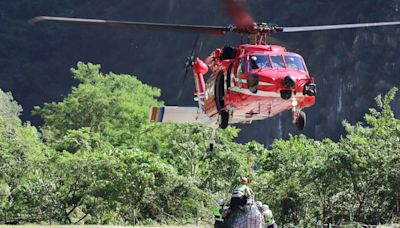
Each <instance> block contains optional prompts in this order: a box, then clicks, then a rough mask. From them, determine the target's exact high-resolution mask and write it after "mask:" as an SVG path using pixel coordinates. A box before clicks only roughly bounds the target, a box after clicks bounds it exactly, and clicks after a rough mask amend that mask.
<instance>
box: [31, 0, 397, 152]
mask: <svg viewBox="0 0 400 228" xmlns="http://www.w3.org/2000/svg"><path fill="white" fill-rule="evenodd" d="M221 2H222V4H223V6H224V8H225V10H226V11H227V13H228V14H229V16H230V17H231V18H232V20H233V22H234V24H231V25H228V26H198V25H181V24H164V23H144V22H127V21H109V20H96V19H83V18H65V17H48V16H39V17H35V18H32V19H31V20H30V23H32V24H36V23H38V22H44V21H50V22H59V23H66V24H89V25H100V26H109V27H116V28H128V29H149V30H162V31H177V32H194V33H206V34H211V35H224V34H226V33H239V34H247V35H248V42H247V43H246V44H240V45H237V46H224V47H222V48H217V49H215V50H214V51H212V52H211V54H210V55H209V56H208V57H206V58H205V59H204V60H201V59H199V58H194V57H193V56H191V57H189V58H188V60H187V63H186V65H187V66H189V67H192V70H193V74H194V82H195V91H194V96H195V98H194V99H195V101H197V102H198V107H174V106H167V107H152V108H151V111H150V121H153V122H177V123H181V122H197V123H203V124H206V125H208V126H210V127H212V128H213V135H212V141H213V140H214V138H215V130H216V129H217V128H226V127H227V126H228V124H233V123H251V122H252V121H253V120H261V119H266V118H269V117H272V116H274V115H276V114H278V113H281V112H283V111H286V110H291V112H292V113H293V123H294V124H295V126H296V127H297V129H299V130H303V129H304V126H305V124H306V114H305V113H304V112H303V111H302V109H304V108H307V107H310V106H312V105H313V104H314V103H315V94H316V84H315V81H314V79H313V78H312V77H311V76H310V74H309V71H308V69H307V67H306V64H305V62H304V59H303V58H302V57H301V56H300V55H299V54H296V53H294V52H289V51H287V50H286V48H285V47H283V46H278V45H270V44H267V42H266V41H267V36H268V35H271V34H273V33H280V32H283V33H288V32H308V31H321V30H332V29H349V28H363V27H375V26H388V25H400V22H398V21H395V22H379V23H358V24H339V25H322V26H300V27H280V26H277V25H274V24H269V23H255V22H254V20H253V19H252V17H251V15H250V13H249V12H248V11H247V10H246V8H245V6H244V1H243V0H221ZM192 54H193V52H192ZM208 71H211V75H210V76H209V78H208V79H207V80H205V79H204V77H205V75H206V74H207V72H208ZM211 145H212V144H211Z"/></svg>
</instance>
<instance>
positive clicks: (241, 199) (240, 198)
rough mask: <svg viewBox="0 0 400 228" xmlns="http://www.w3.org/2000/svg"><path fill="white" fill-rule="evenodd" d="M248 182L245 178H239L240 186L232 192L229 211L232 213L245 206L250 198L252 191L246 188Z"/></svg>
mask: <svg viewBox="0 0 400 228" xmlns="http://www.w3.org/2000/svg"><path fill="white" fill-rule="evenodd" d="M248 184H249V181H248V180H247V178H246V177H242V178H240V184H239V185H238V186H237V187H236V188H235V190H233V192H232V197H231V202H230V204H229V209H230V210H231V211H234V210H236V209H238V208H241V207H243V206H244V205H246V204H247V200H248V199H249V198H251V197H252V195H253V191H252V190H251V189H250V188H249V187H248Z"/></svg>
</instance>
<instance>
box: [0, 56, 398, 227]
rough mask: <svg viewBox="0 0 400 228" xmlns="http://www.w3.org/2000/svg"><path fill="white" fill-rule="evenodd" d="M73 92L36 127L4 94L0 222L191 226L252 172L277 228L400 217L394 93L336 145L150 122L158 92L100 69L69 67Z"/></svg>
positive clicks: (0, 98) (49, 107) (41, 111)
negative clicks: (247, 137) (214, 133)
mask: <svg viewBox="0 0 400 228" xmlns="http://www.w3.org/2000/svg"><path fill="white" fill-rule="evenodd" d="M71 72H72V74H73V77H74V78H75V79H76V80H78V82H79V84H78V85H77V86H76V87H73V88H72V90H71V92H70V93H69V94H68V95H66V96H65V97H64V99H63V100H62V101H59V102H52V103H46V104H44V105H43V107H36V108H35V114H36V115H38V116H40V117H41V118H43V121H44V124H43V126H42V128H41V129H40V130H37V129H36V128H35V127H33V126H31V125H30V124H29V123H24V122H23V121H21V120H20V119H19V114H20V112H21V110H22V109H21V106H19V105H18V104H17V102H16V101H14V100H13V98H12V95H11V94H10V93H4V92H3V91H0V106H1V109H0V110H2V112H1V114H0V151H1V152H0V170H1V172H0V217H1V218H3V219H2V221H4V222H10V221H11V222H13V221H19V222H21V223H23V222H36V223H39V222H50V223H51V222H56V223H62V224H131V225H132V224H152V223H163V224H167V223H180V224H183V223H194V219H195V218H196V216H200V217H201V218H202V219H203V220H204V221H206V222H209V221H210V220H211V219H212V212H213V207H214V206H215V201H216V200H217V199H219V198H224V199H226V200H228V199H229V197H230V193H231V191H232V189H233V188H234V186H235V185H236V184H237V183H238V181H237V178H238V177H240V176H248V177H249V179H250V180H251V187H252V188H253V190H254V192H255V198H256V200H260V201H262V202H264V203H267V204H269V205H270V208H271V209H272V211H273V212H274V215H275V219H276V220H277V222H278V223H279V224H293V225H303V226H310V225H314V224H317V223H327V222H330V223H336V224H343V223H344V222H349V221H357V222H363V223H368V224H378V223H385V222H392V221H394V220H395V219H396V218H399V216H400V208H399V205H400V198H399V195H400V181H399V180H400V173H399V170H400V140H399V139H400V120H399V119H398V118H396V116H395V115H394V113H393V110H392V108H391V103H392V102H393V101H394V100H395V96H396V93H397V88H393V89H392V90H390V91H389V92H388V93H387V94H386V95H383V96H378V97H377V98H376V104H377V105H376V108H371V109H370V110H369V112H368V113H367V114H365V117H364V120H365V121H364V122H362V123H361V122H360V123H356V124H351V123H349V122H346V121H343V127H344V129H345V132H346V133H345V134H344V135H342V137H341V139H340V140H338V141H337V142H335V141H333V140H331V139H324V140H322V141H318V140H315V139H311V138H308V137H306V136H304V135H290V137H289V139H287V140H285V139H278V140H275V141H274V142H273V143H272V144H271V146H270V148H265V147H264V146H263V145H261V144H259V143H257V142H255V141H251V142H248V143H246V144H240V143H236V142H234V139H235V137H237V136H238V133H239V130H238V129H237V128H235V127H228V128H227V129H225V130H221V131H219V132H218V137H217V140H216V145H215V150H214V151H213V152H210V151H208V149H207V148H208V145H207V142H208V139H209V135H210V134H211V130H210V129H207V128H205V127H204V126H201V125H197V124H157V123H151V124H150V123H148V121H147V118H148V111H149V109H150V107H151V106H152V105H162V104H163V102H162V101H159V100H157V98H158V97H159V96H160V90H159V89H157V88H154V87H151V86H148V85H146V84H144V83H142V82H141V81H139V80H138V79H137V78H136V77H134V76H130V75H125V74H114V73H107V74H104V73H102V72H101V71H100V66H99V65H95V64H90V63H86V64H85V63H78V65H77V67H76V68H73V69H71Z"/></svg>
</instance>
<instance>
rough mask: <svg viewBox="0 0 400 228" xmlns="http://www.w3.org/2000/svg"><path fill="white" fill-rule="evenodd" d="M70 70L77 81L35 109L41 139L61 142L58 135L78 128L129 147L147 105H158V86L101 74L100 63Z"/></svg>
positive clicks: (147, 108) (123, 76)
mask: <svg viewBox="0 0 400 228" xmlns="http://www.w3.org/2000/svg"><path fill="white" fill-rule="evenodd" d="M71 71H72V73H73V75H74V78H75V79H77V80H78V81H79V82H80V84H79V85H78V86H77V87H74V88H73V89H72V92H71V93H70V94H69V95H68V96H67V97H65V99H64V100H63V101H62V102H57V103H56V102H52V103H46V104H45V105H44V107H43V108H39V107H36V108H35V114H37V115H40V116H41V117H42V118H43V119H44V121H45V124H44V127H43V129H44V138H45V140H46V141H48V143H49V144H50V145H52V146H53V147H56V145H59V144H60V143H59V142H58V141H59V140H60V138H64V137H65V135H70V136H69V137H71V134H73V132H72V131H73V130H79V129H80V128H88V130H90V132H92V133H99V134H100V136H101V137H102V139H104V140H106V141H107V142H110V143H111V144H112V145H117V146H122V145H125V146H129V145H130V142H131V140H133V139H134V137H135V134H137V132H136V130H137V129H138V128H139V127H140V126H141V125H142V124H144V123H145V122H146V121H147V116H148V111H149V109H150V107H151V106H152V105H158V104H161V103H160V102H158V101H156V100H155V98H156V97H158V96H160V91H159V89H155V88H152V87H150V86H147V85H144V84H143V83H141V82H140V81H139V80H137V79H136V78H135V77H132V76H129V75H117V74H113V73H109V74H105V75H104V74H102V73H100V66H99V65H93V64H90V63H88V64H84V63H78V66H77V68H76V69H71ZM61 144H62V143H61ZM57 149H58V150H62V149H65V148H57Z"/></svg>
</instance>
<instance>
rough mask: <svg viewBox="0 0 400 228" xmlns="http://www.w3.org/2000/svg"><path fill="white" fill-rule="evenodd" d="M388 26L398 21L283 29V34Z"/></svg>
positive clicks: (397, 23) (399, 23) (399, 22)
mask: <svg viewBox="0 0 400 228" xmlns="http://www.w3.org/2000/svg"><path fill="white" fill-rule="evenodd" d="M389 25H400V21H392V22H377V23H359V24H339V25H317V26H300V27H283V32H311V31H322V30H333V29H352V28H367V27H378V26H389Z"/></svg>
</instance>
